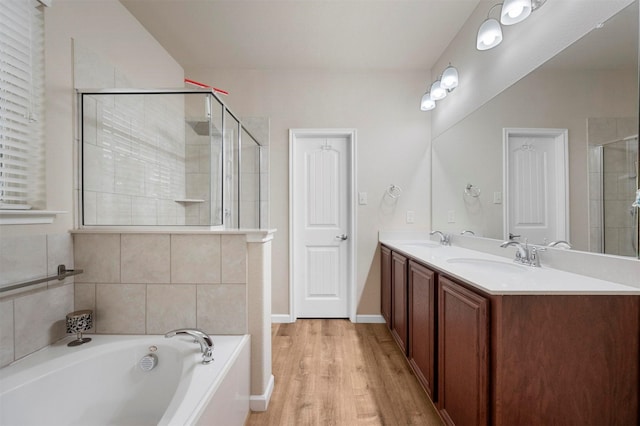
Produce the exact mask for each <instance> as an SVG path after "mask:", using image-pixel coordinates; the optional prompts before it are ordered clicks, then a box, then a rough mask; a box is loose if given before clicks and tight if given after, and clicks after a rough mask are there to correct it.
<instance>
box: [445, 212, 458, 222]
mask: <svg viewBox="0 0 640 426" xmlns="http://www.w3.org/2000/svg"><path fill="white" fill-rule="evenodd" d="M447 223H456V211H455V210H449V211H448V212H447Z"/></svg>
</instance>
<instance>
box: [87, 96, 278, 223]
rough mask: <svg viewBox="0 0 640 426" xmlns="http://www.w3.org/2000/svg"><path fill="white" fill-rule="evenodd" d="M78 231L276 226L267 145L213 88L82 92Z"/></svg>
mask: <svg viewBox="0 0 640 426" xmlns="http://www.w3.org/2000/svg"><path fill="white" fill-rule="evenodd" d="M78 115H79V120H78V123H79V129H78V134H79V136H80V137H79V144H78V146H79V149H78V157H79V169H78V171H79V173H78V179H77V181H78V185H77V186H76V188H77V197H78V205H79V223H78V225H79V226H128V225H132V226H199V227H203V226H204V227H213V228H219V229H234V228H244V229H257V228H261V227H267V226H268V224H267V223H264V222H265V219H264V218H265V217H266V215H265V214H263V213H264V212H261V206H262V205H263V203H261V201H264V199H265V196H266V194H264V193H261V192H262V191H261V188H263V187H266V185H261V184H260V183H261V180H262V179H265V178H266V170H265V169H266V167H265V161H264V149H265V148H264V147H263V146H262V145H261V143H260V142H258V140H257V139H256V138H255V137H254V136H253V135H252V134H251V132H250V131H249V130H248V129H247V128H246V127H245V126H244V125H243V124H242V122H241V121H240V120H239V119H238V118H237V117H236V116H235V115H234V114H233V113H232V112H231V111H230V110H229V109H228V108H227V107H226V106H225V105H224V103H223V102H222V101H221V100H220V99H219V98H218V97H217V95H216V94H215V93H214V92H213V91H211V90H206V89H176V90H134V89H131V90H121V89H105V90H81V91H78Z"/></svg>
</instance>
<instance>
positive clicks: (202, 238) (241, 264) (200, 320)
mask: <svg viewBox="0 0 640 426" xmlns="http://www.w3.org/2000/svg"><path fill="white" fill-rule="evenodd" d="M74 240H75V246H74V247H75V256H76V257H75V261H76V266H77V267H78V268H83V269H84V270H85V273H84V274H82V275H80V276H78V277H77V279H76V284H75V309H93V310H94V312H95V330H92V331H94V332H97V333H115V334H161V333H166V332H167V331H169V330H171V329H174V328H180V327H198V328H201V329H203V330H205V331H206V332H208V333H211V334H244V333H247V330H248V324H247V316H248V312H247V242H246V236H245V235H211V234H209V235H207V234H84V233H83V234H76V235H74Z"/></svg>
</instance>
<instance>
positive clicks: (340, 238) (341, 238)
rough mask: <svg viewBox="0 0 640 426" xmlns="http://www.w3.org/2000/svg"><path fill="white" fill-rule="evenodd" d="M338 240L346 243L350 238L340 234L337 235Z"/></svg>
mask: <svg viewBox="0 0 640 426" xmlns="http://www.w3.org/2000/svg"><path fill="white" fill-rule="evenodd" d="M336 238H337V239H339V240H341V241H344V240H346V239H347V238H349V237H347V234H340V235H336Z"/></svg>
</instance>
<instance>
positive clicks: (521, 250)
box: [500, 241, 530, 265]
mask: <svg viewBox="0 0 640 426" xmlns="http://www.w3.org/2000/svg"><path fill="white" fill-rule="evenodd" d="M509 246H515V247H516V249H517V251H516V259H515V261H516V262H518V263H524V264H525V265H528V264H529V261H530V259H529V246H528V245H527V243H524V245H522V243H520V242H518V241H505V242H504V243H502V244H500V247H502V248H506V247H509Z"/></svg>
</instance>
